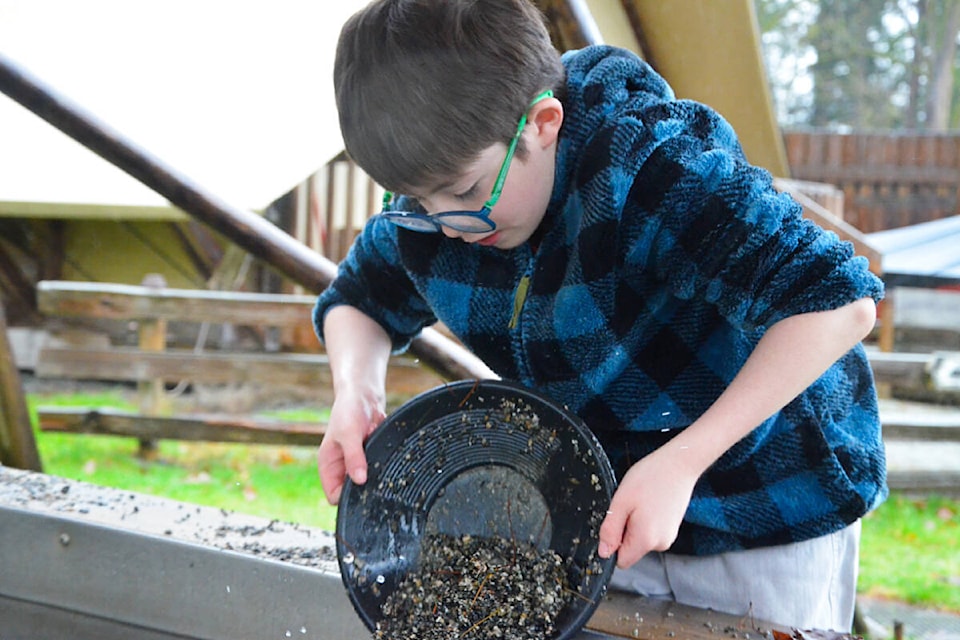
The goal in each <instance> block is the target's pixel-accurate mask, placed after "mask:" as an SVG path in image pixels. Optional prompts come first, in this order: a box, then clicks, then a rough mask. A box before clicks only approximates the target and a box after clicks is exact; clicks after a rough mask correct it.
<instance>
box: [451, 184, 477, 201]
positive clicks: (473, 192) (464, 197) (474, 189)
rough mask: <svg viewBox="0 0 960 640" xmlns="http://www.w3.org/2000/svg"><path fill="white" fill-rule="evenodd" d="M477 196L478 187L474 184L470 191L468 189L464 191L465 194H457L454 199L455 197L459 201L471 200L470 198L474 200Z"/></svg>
mask: <svg viewBox="0 0 960 640" xmlns="http://www.w3.org/2000/svg"><path fill="white" fill-rule="evenodd" d="M476 194H477V185H476V184H474V185H473V186H472V187H470V188H469V189H467V190H466V191H464V192H463V193H456V194H454V197H455V198H456V199H457V200H469V199H470V198H472V197H473V196H475V195H476Z"/></svg>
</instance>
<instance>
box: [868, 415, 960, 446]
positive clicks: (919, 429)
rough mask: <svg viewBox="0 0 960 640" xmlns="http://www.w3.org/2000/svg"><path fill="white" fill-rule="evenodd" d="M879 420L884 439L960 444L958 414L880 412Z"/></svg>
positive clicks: (959, 418)
mask: <svg viewBox="0 0 960 640" xmlns="http://www.w3.org/2000/svg"><path fill="white" fill-rule="evenodd" d="M880 420H881V422H882V423H883V437H884V439H891V440H927V441H933V442H960V414H952V413H944V414H933V413H929V412H927V413H909V412H904V411H896V412H881V414H880Z"/></svg>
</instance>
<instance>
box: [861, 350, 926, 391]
mask: <svg viewBox="0 0 960 640" xmlns="http://www.w3.org/2000/svg"><path fill="white" fill-rule="evenodd" d="M867 357H868V358H869V360H870V367H871V368H872V369H873V376H874V378H875V379H876V381H877V382H878V383H888V384H891V385H894V386H904V387H926V386H927V380H928V374H927V370H928V367H929V366H930V364H931V363H932V360H933V358H932V356H931V355H930V354H926V353H896V352H885V351H873V350H870V351H867Z"/></svg>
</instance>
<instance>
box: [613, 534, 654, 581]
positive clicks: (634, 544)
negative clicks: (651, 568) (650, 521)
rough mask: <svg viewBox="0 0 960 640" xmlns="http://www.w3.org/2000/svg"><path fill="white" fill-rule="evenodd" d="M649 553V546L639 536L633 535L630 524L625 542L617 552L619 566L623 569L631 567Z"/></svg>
mask: <svg viewBox="0 0 960 640" xmlns="http://www.w3.org/2000/svg"><path fill="white" fill-rule="evenodd" d="M649 551H651V549H650V545H649V544H647V543H645V542H644V541H643V540H642V539H641V538H639V537H638V536H636V535H632V532H631V531H630V523H629V522H628V523H627V527H626V532H625V534H624V536H623V541H622V543H621V544H620V549H619V551H618V552H617V566H618V567H620V568H621V569H626V568H628V567H631V566H633V565H634V564H635V563H636V562H637V561H638V560H640V558H642V557H643V556H645V555H646V554H647V553H648V552H649Z"/></svg>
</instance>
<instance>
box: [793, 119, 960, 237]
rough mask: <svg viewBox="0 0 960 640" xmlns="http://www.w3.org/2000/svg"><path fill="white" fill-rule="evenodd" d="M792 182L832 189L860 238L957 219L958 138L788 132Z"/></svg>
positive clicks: (959, 185)
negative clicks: (837, 191) (838, 192)
mask: <svg viewBox="0 0 960 640" xmlns="http://www.w3.org/2000/svg"><path fill="white" fill-rule="evenodd" d="M784 142H785V145H786V150H787V160H788V162H789V164H790V171H791V175H792V177H793V178H794V179H797V180H803V181H812V182H821V183H828V184H833V185H836V186H837V187H838V188H839V189H840V190H841V191H842V192H843V200H844V206H843V211H844V213H843V218H844V220H845V221H846V222H848V223H850V224H851V225H853V226H854V227H856V228H857V229H859V230H860V231H862V232H864V233H873V232H875V231H884V230H886V229H893V228H897V227H903V226H907V225H911V224H917V223H920V222H927V221H930V220H937V219H940V218H944V217H947V216H952V215H957V214H958V213H960V198H958V190H960V135H956V134H919V133H907V134H895V133H889V132H886V133H848V134H844V133H834V132H823V131H788V132H785V134H784Z"/></svg>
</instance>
